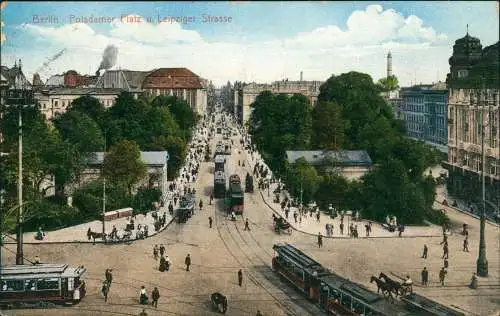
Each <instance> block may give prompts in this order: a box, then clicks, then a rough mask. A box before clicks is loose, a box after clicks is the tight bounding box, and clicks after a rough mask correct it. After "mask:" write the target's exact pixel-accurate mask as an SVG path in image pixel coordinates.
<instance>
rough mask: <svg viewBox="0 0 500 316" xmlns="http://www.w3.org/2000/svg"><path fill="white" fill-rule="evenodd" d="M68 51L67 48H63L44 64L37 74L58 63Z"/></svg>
mask: <svg viewBox="0 0 500 316" xmlns="http://www.w3.org/2000/svg"><path fill="white" fill-rule="evenodd" d="M66 51H67V49H66V48H63V49H61V50H60V51H59V52H58V53H57V54H55V55H54V56H52V57H50V58H49V59H48V60H47V61H46V62H44V63H43V65H42V66H40V67H39V68H38V69H37V70H36V72H40V71H42V70H44V69H45V68H46V67H47V66H48V65H50V63H52V62H54V61H56V60H57V59H58V58H59V57H61V56H62V55H63V54H64V53H65V52H66Z"/></svg>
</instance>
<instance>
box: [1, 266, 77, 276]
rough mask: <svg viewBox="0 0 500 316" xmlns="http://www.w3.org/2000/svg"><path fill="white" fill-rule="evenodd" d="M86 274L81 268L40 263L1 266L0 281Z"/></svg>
mask: <svg viewBox="0 0 500 316" xmlns="http://www.w3.org/2000/svg"><path fill="white" fill-rule="evenodd" d="M85 272H87V269H85V268H83V267H77V268H74V267H70V266H69V265H67V264H52V263H42V264H35V265H6V266H2V269H1V274H0V275H1V279H2V280H12V279H30V278H33V277H36V278H54V277H79V276H81V275H83V274H84V273H85Z"/></svg>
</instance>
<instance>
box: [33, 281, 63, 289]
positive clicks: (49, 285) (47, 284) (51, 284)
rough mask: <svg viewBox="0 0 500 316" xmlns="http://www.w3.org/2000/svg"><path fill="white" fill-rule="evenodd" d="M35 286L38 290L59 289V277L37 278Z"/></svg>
mask: <svg viewBox="0 0 500 316" xmlns="http://www.w3.org/2000/svg"><path fill="white" fill-rule="evenodd" d="M36 287H37V289H38V290H39V291H42V290H58V289H59V279H38V281H37V284H36Z"/></svg>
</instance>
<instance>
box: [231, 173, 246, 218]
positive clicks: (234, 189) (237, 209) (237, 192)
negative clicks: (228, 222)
mask: <svg viewBox="0 0 500 316" xmlns="http://www.w3.org/2000/svg"><path fill="white" fill-rule="evenodd" d="M229 207H230V209H231V211H232V212H234V213H235V214H236V215H241V214H243V207H244V193H243V189H242V188H241V180H240V177H239V176H238V175H237V174H233V175H231V176H230V177H229Z"/></svg>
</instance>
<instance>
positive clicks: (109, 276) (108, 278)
mask: <svg viewBox="0 0 500 316" xmlns="http://www.w3.org/2000/svg"><path fill="white" fill-rule="evenodd" d="M112 271H113V270H112V269H106V272H105V273H104V276H105V277H106V281H107V282H108V285H109V286H110V287H111V283H112V282H113V273H111V272H112Z"/></svg>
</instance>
